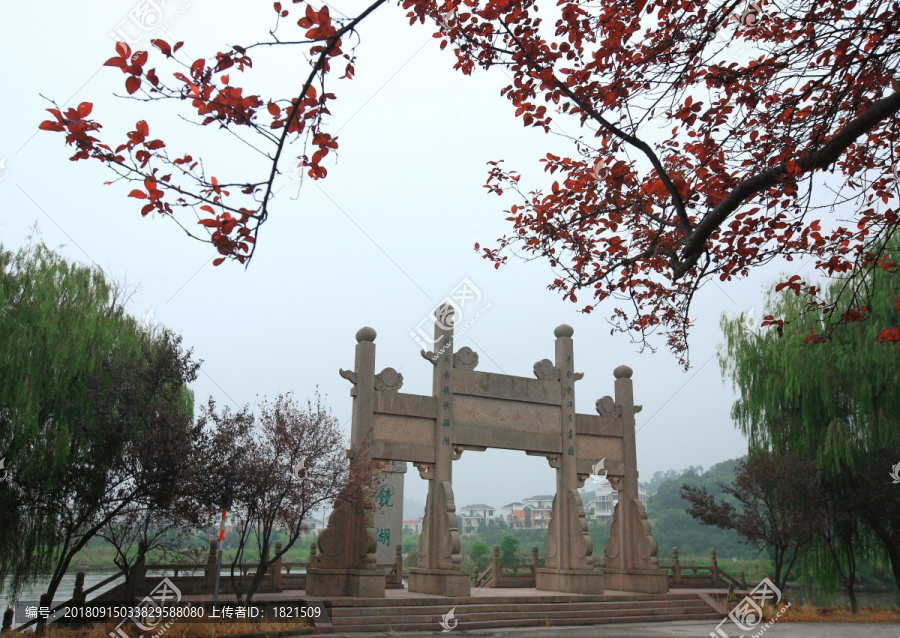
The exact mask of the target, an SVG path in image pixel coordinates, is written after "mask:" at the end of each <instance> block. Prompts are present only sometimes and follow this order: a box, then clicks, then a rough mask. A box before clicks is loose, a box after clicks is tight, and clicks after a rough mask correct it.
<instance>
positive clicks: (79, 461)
mask: <svg viewBox="0 0 900 638" xmlns="http://www.w3.org/2000/svg"><path fill="white" fill-rule="evenodd" d="M123 303H124V298H123V294H122V291H121V290H120V289H119V288H117V287H116V286H115V285H113V284H111V283H109V282H107V281H106V279H105V277H104V275H103V273H102V272H101V271H100V270H99V269H98V268H92V267H87V266H81V265H78V264H73V263H68V262H66V261H65V260H64V259H63V258H62V257H60V256H59V255H57V254H56V253H54V252H53V251H51V250H50V249H48V248H47V247H46V246H44V245H43V244H31V245H29V246H27V247H26V248H23V249H21V250H19V251H18V252H17V253H15V254H13V253H11V252H9V251H6V250H4V249H3V248H2V246H0V458H3V459H5V461H6V465H7V468H8V470H9V477H8V480H6V481H3V482H2V483H0V511H2V512H3V513H4V522H3V525H2V526H0V587H3V586H6V587H8V589H9V591H10V593H11V596H12V597H13V598H15V597H16V596H17V595H18V592H19V591H21V590H22V589H23V588H24V587H26V586H28V585H29V584H31V583H33V582H35V581H36V580H37V579H38V578H40V577H42V576H44V575H46V574H52V575H53V578H52V580H51V585H50V586H49V588H48V593H49V594H51V597H52V593H53V590H54V589H55V587H56V585H58V582H59V580H60V579H61V578H62V575H63V574H64V572H65V570H66V568H67V566H68V564H69V562H70V561H71V559H72V557H73V556H74V554H75V553H76V552H77V551H78V550H80V549H81V548H82V547H83V546H84V545H85V544H86V543H87V541H88V540H89V539H90V538H91V537H92V536H93V535H94V534H96V532H97V531H98V529H100V528H101V527H102V526H103V525H105V524H106V522H108V520H110V519H111V517H113V516H115V515H116V513H117V512H119V511H121V508H122V507H124V506H125V505H126V504H127V503H128V502H129V500H130V497H129V495H130V496H131V497H133V496H134V495H135V492H136V490H140V489H142V488H143V487H146V486H149V485H150V484H152V483H154V482H155V483H156V484H157V485H159V484H160V481H163V480H166V479H167V478H168V477H169V476H170V473H169V471H170V470H172V469H173V467H172V466H173V463H174V462H175V458H170V457H172V453H174V452H176V451H180V450H182V449H183V446H182V444H183V443H184V442H185V441H187V440H189V439H190V437H191V436H192V435H193V433H192V431H191V430H190V428H189V425H190V421H191V418H192V396H191V394H190V392H189V391H188V390H187V388H186V385H185V384H186V383H187V382H188V381H190V380H193V376H194V375H195V373H196V364H193V363H192V362H191V361H190V352H188V353H184V352H183V351H182V350H181V347H180V338H178V337H175V336H173V335H171V334H169V333H167V332H165V331H162V332H155V333H154V332H150V331H147V330H144V329H142V327H141V326H139V325H138V323H137V321H136V320H135V319H134V318H133V317H130V316H129V315H128V314H126V313H125V310H124V307H123ZM151 438H152V439H153V441H152V442H151V441H150V439H151ZM150 493H151V491H147V490H145V491H144V492H143V493H142V495H144V496H148V498H149V494H150ZM161 497H162V495H161V494H160V493H158V492H157V493H156V494H155V496H154V498H156V499H160V498H161ZM101 512H103V513H102V514H101ZM7 577H11V578H10V580H9V582H8V583H7V580H6V579H7Z"/></svg>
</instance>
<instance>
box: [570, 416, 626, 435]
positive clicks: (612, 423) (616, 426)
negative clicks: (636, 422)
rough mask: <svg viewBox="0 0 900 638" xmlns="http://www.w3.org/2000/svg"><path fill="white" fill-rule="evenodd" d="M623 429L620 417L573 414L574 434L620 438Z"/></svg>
mask: <svg viewBox="0 0 900 638" xmlns="http://www.w3.org/2000/svg"><path fill="white" fill-rule="evenodd" d="M623 431H624V430H623V426H622V419H621V418H620V417H610V416H600V415H599V414H576V415H575V433H576V434H591V435H593V436H612V437H617V438H622V432H623Z"/></svg>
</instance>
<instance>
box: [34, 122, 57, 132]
mask: <svg viewBox="0 0 900 638" xmlns="http://www.w3.org/2000/svg"><path fill="white" fill-rule="evenodd" d="M38 128H40V129H41V130H44V131H62V130H63V125H62V124H60V123H59V122H51V121H50V120H44V121H43V122H41V125H40V126H39V127H38Z"/></svg>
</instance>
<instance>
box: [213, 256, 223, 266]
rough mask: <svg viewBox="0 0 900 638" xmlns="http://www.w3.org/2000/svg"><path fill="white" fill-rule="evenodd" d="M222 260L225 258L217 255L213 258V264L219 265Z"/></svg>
mask: <svg viewBox="0 0 900 638" xmlns="http://www.w3.org/2000/svg"><path fill="white" fill-rule="evenodd" d="M223 261H225V258H224V257H218V258H216V259H213V266H218V265H220V264H221V263H222V262H223Z"/></svg>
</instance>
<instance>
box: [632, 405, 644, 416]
mask: <svg viewBox="0 0 900 638" xmlns="http://www.w3.org/2000/svg"><path fill="white" fill-rule="evenodd" d="M643 409H644V406H642V405H636V406H634V413H635V414H637V413H638V412H640V411H641V410H643Z"/></svg>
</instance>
